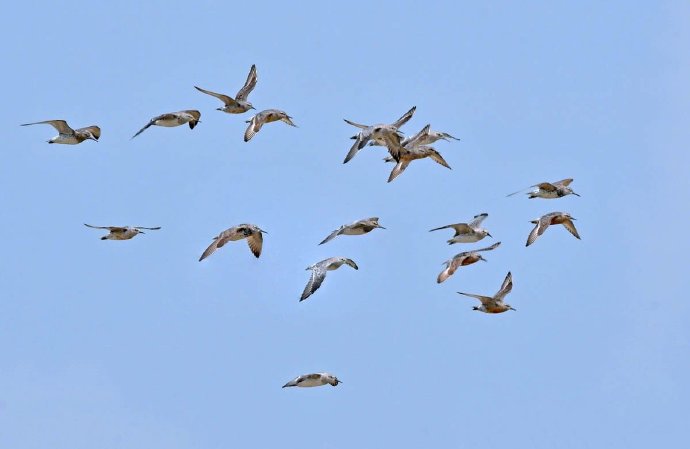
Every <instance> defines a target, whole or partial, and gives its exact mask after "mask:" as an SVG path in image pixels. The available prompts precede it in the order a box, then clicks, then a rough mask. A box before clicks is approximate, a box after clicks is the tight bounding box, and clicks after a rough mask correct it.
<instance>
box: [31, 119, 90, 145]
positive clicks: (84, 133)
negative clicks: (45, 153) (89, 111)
mask: <svg viewBox="0 0 690 449" xmlns="http://www.w3.org/2000/svg"><path fill="white" fill-rule="evenodd" d="M30 125H50V126H52V127H53V128H55V129H56V130H57V132H58V133H59V134H58V135H57V136H55V137H53V138H52V139H50V140H48V143H62V144H66V145H76V144H78V143H82V142H83V141H85V140H95V141H96V142H98V139H99V138H100V137H101V128H99V127H98V126H96V125H91V126H87V127H85V128H77V129H72V128H70V127H69V125H68V124H67V122H66V121H64V120H45V121H42V122H33V123H24V124H23V125H20V126H30Z"/></svg>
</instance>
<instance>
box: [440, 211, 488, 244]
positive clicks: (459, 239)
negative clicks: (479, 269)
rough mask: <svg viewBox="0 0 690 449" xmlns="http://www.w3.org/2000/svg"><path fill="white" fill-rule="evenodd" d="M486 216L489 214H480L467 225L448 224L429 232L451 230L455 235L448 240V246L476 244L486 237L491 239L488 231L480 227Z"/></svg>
mask: <svg viewBox="0 0 690 449" xmlns="http://www.w3.org/2000/svg"><path fill="white" fill-rule="evenodd" d="M488 216H489V214H487V213H482V214H479V215H475V216H474V218H473V220H472V221H470V222H469V223H455V224H449V225H446V226H441V227H440V228H434V229H431V230H430V231H429V232H432V231H438V230H439V229H449V228H450V229H453V230H454V231H455V235H454V236H453V238H452V239H450V240H448V244H449V245H453V244H455V243H474V242H478V241H480V240H482V239H483V238H484V237H486V236H489V237H491V234H490V233H489V231H487V230H486V229H484V228H481V227H480V225H481V224H482V222H483V221H484V219H485V218H486V217H488Z"/></svg>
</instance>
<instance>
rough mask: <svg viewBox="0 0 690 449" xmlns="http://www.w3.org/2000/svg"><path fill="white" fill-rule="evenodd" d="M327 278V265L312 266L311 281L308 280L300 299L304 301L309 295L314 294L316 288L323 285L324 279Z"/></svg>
mask: <svg viewBox="0 0 690 449" xmlns="http://www.w3.org/2000/svg"><path fill="white" fill-rule="evenodd" d="M324 279H326V267H325V266H322V265H319V264H317V265H315V266H313V267H312V268H311V276H310V277H309V282H307V286H306V287H304V291H303V292H302V296H300V299H299V300H300V301H304V300H305V299H307V298H308V297H309V296H311V295H312V293H314V292H315V291H316V290H318V288H319V287H321V284H322V283H323V280H324Z"/></svg>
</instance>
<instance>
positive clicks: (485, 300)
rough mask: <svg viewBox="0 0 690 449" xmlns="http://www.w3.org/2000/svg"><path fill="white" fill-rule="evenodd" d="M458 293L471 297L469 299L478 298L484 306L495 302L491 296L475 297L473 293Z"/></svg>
mask: <svg viewBox="0 0 690 449" xmlns="http://www.w3.org/2000/svg"><path fill="white" fill-rule="evenodd" d="M458 293H459V294H461V295H465V296H469V297H471V298H477V299H478V300H480V301H481V302H482V304H484V305H487V304H491V303H492V302H493V301H494V299H493V298H491V297H489V296H482V295H475V294H472V293H463V292H458Z"/></svg>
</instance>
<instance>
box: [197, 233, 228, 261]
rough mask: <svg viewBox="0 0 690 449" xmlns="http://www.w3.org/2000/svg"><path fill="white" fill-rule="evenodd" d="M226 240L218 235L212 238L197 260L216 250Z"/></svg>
mask: <svg viewBox="0 0 690 449" xmlns="http://www.w3.org/2000/svg"><path fill="white" fill-rule="evenodd" d="M226 242H227V239H224V238H222V237H221V236H220V235H219V236H218V237H216V238H214V239H213V242H212V243H211V244H210V245H208V248H206V250H205V251H204V253H203V254H202V255H201V257H199V262H201V261H202V260H204V259H206V258H207V257H208V256H210V255H211V254H213V253H214V252H216V250H217V249H218V248H221V247H222V246H223V245H225V243H226Z"/></svg>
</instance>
